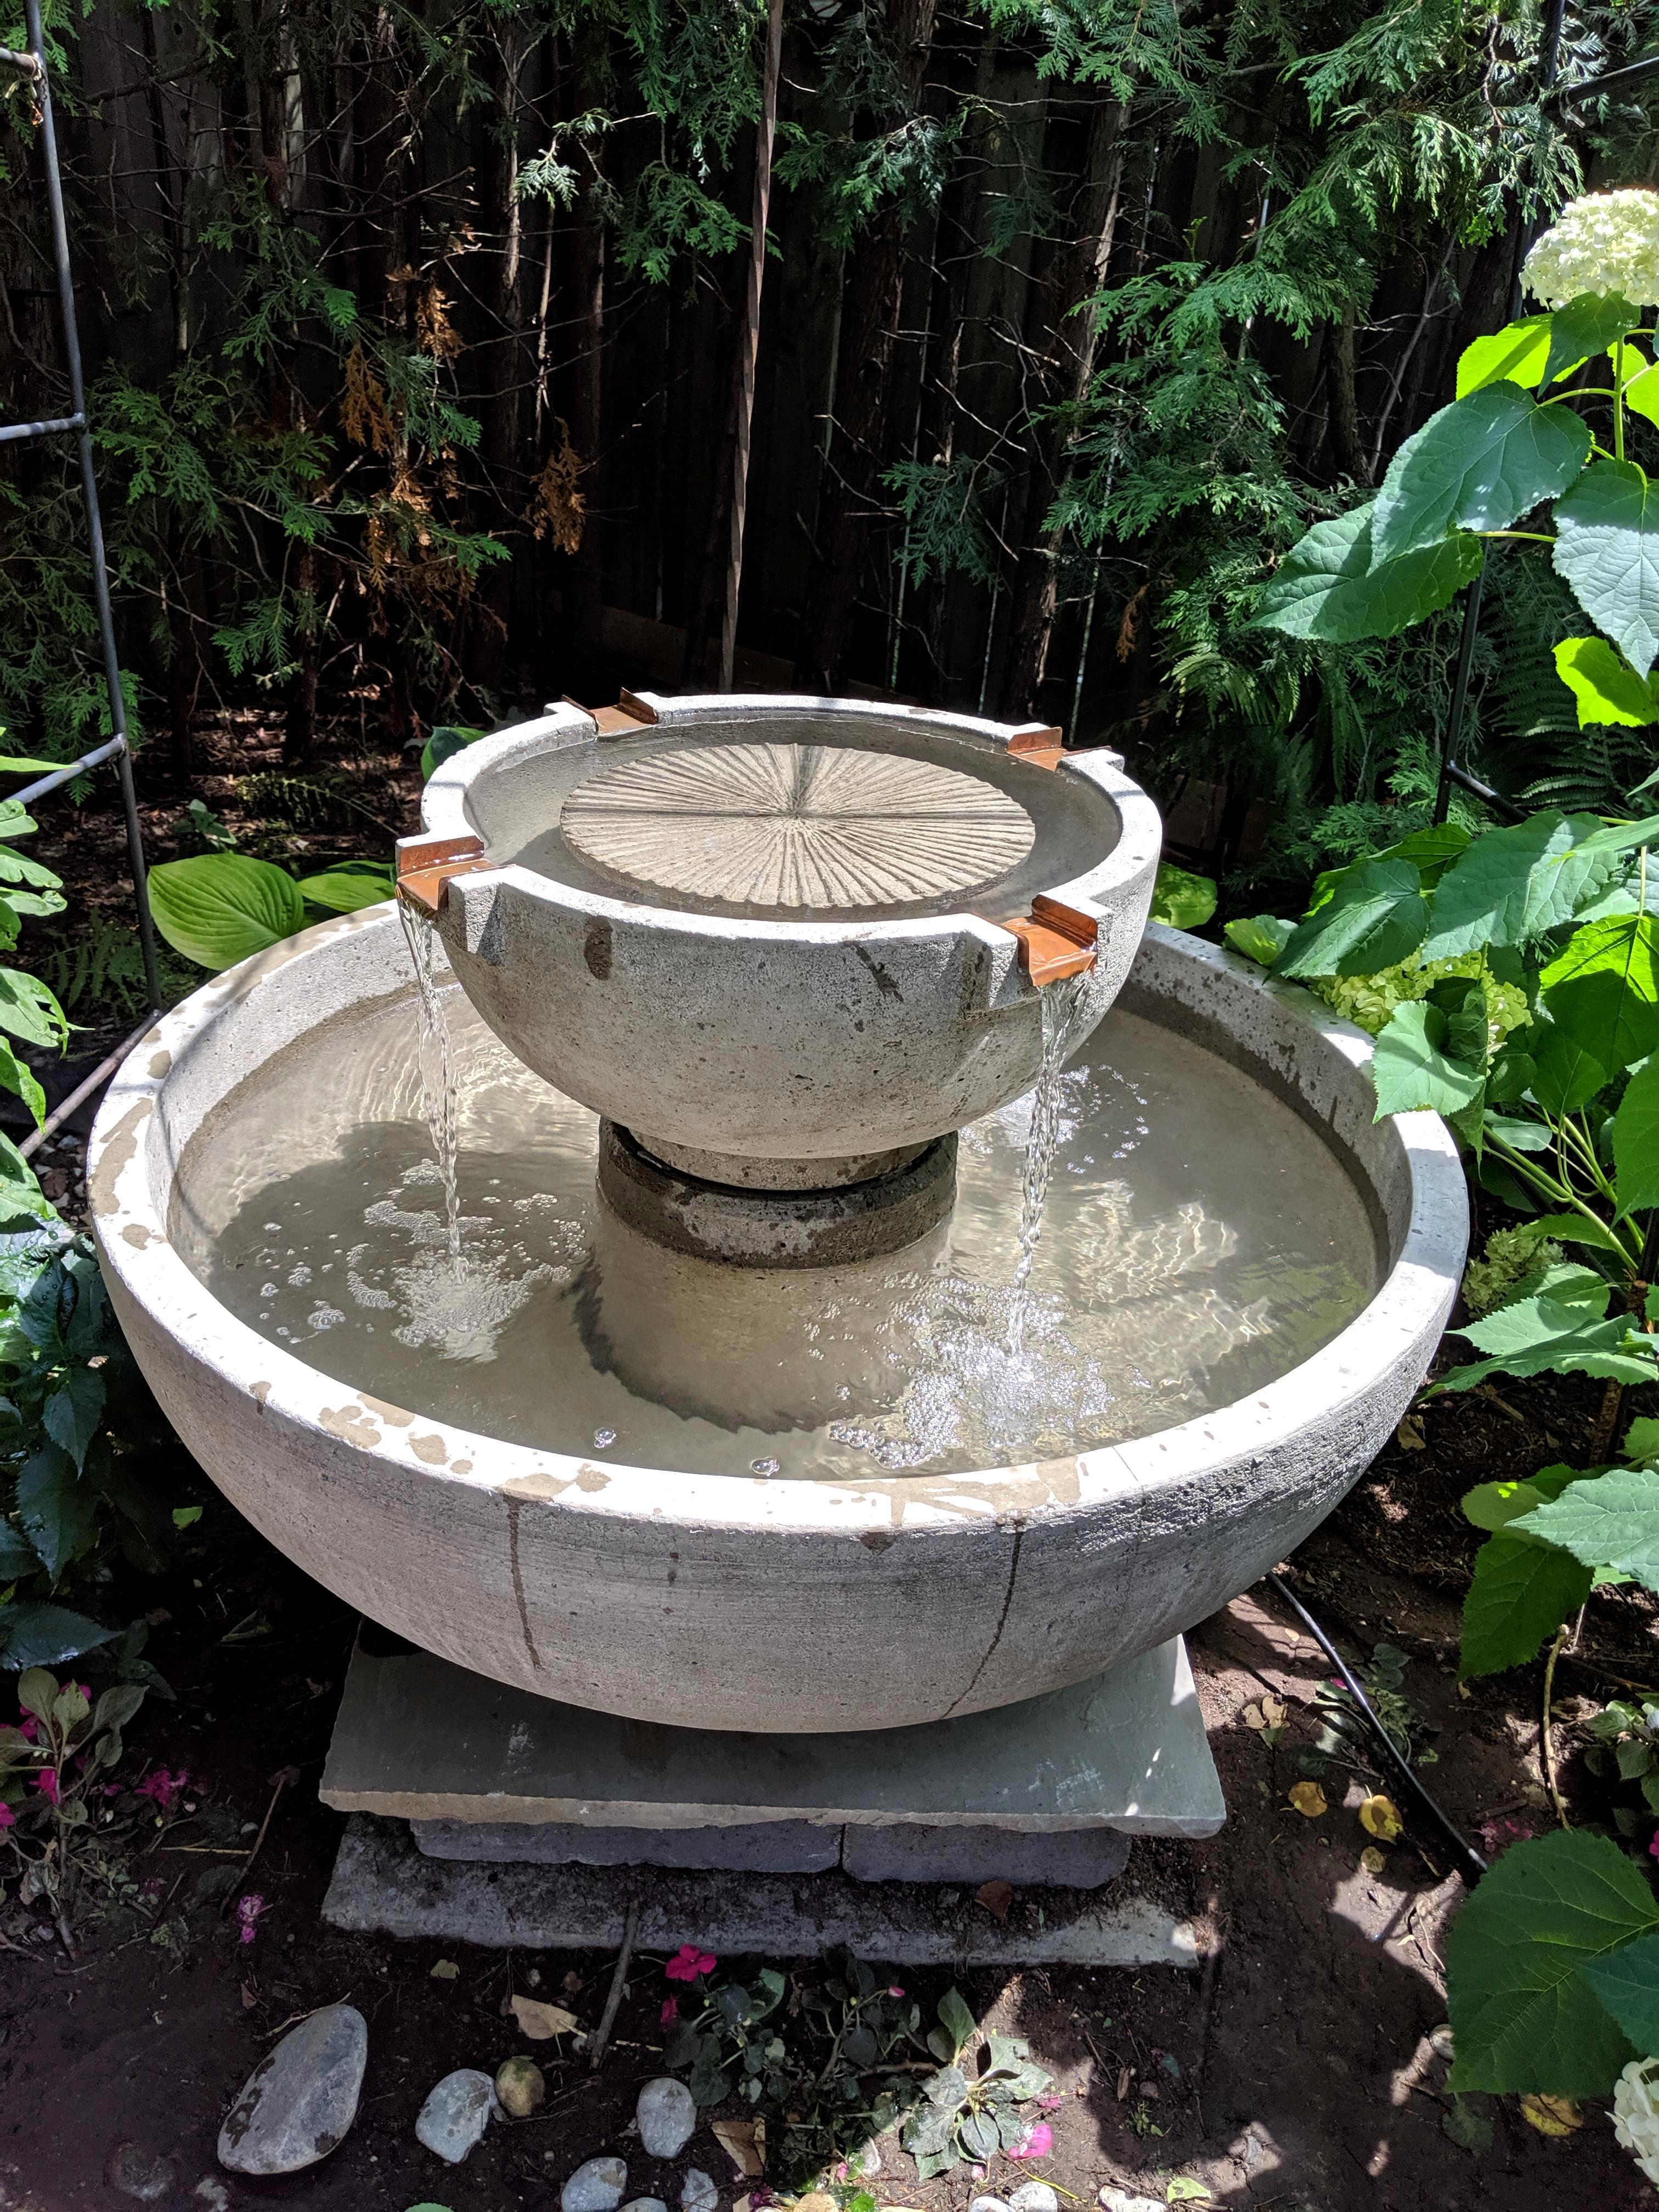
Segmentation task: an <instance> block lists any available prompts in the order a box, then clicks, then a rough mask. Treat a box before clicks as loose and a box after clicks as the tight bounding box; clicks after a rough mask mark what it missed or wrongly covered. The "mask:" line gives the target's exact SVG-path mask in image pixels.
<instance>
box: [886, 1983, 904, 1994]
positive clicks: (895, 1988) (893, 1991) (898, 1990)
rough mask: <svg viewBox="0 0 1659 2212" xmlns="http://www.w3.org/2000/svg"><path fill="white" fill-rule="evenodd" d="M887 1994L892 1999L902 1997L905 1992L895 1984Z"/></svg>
mask: <svg viewBox="0 0 1659 2212" xmlns="http://www.w3.org/2000/svg"><path fill="white" fill-rule="evenodd" d="M887 1994H888V1996H890V1997H902V1996H903V1995H904V1992H903V1990H902V1989H901V1988H900V1987H899V1985H898V1984H897V1983H896V1982H895V1983H894V1984H893V1985H892V1987H891V1988H890V1990H888V1992H887Z"/></svg>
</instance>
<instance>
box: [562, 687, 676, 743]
mask: <svg viewBox="0 0 1659 2212" xmlns="http://www.w3.org/2000/svg"><path fill="white" fill-rule="evenodd" d="M564 704H565V705H566V706H567V707H581V708H582V712H583V714H591V715H592V717H593V720H595V721H596V722H597V723H598V724H599V735H600V736H601V737H602V738H615V737H625V736H627V735H628V734H629V732H633V731H635V730H637V729H639V728H641V726H644V727H649V726H650V725H651V724H652V723H653V722H655V721H657V720H659V719H660V717H659V715H658V713H657V710H656V708H654V707H647V704H646V702H645V701H644V700H643V699H639V698H636V697H635V695H634V694H633V692H631V691H629V690H627V689H626V687H624V688H623V690H621V691H619V692H618V693H617V703H616V705H615V706H614V707H582V702H581V701H580V699H573V698H571V697H570V696H569V695H568V693H567V694H566V695H565V699H564Z"/></svg>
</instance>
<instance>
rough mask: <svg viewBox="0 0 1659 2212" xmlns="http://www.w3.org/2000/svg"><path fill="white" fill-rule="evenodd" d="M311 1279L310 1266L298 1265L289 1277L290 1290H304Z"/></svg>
mask: <svg viewBox="0 0 1659 2212" xmlns="http://www.w3.org/2000/svg"><path fill="white" fill-rule="evenodd" d="M310 1280H311V1270H310V1268H309V1267H303V1266H302V1267H296V1268H295V1270H294V1272H293V1273H292V1274H291V1275H290V1276H289V1279H288V1286H289V1290H291V1291H302V1290H304V1288H305V1286H306V1285H307V1283H308V1282H309V1281H310Z"/></svg>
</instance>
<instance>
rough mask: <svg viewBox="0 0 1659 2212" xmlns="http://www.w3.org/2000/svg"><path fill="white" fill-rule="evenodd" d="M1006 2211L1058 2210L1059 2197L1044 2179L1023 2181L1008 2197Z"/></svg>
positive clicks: (1056, 2211) (1042, 2211) (1052, 2211)
mask: <svg viewBox="0 0 1659 2212" xmlns="http://www.w3.org/2000/svg"><path fill="white" fill-rule="evenodd" d="M1008 2212H1060V2199H1059V2197H1056V2196H1055V2194H1054V2191H1053V2190H1052V2189H1050V2188H1049V2186H1048V2183H1047V2182H1046V2181H1025V2182H1022V2183H1021V2184H1020V2186H1019V2187H1018V2189H1017V2190H1015V2191H1014V2193H1013V2195H1012V2197H1010V2198H1009V2199H1008Z"/></svg>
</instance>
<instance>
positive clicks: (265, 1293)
mask: <svg viewBox="0 0 1659 2212" xmlns="http://www.w3.org/2000/svg"><path fill="white" fill-rule="evenodd" d="M259 1296H260V1297H262V1298H274V1297H277V1296H278V1291H277V1289H276V1284H275V1283H261V1284H260V1285H259Z"/></svg>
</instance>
